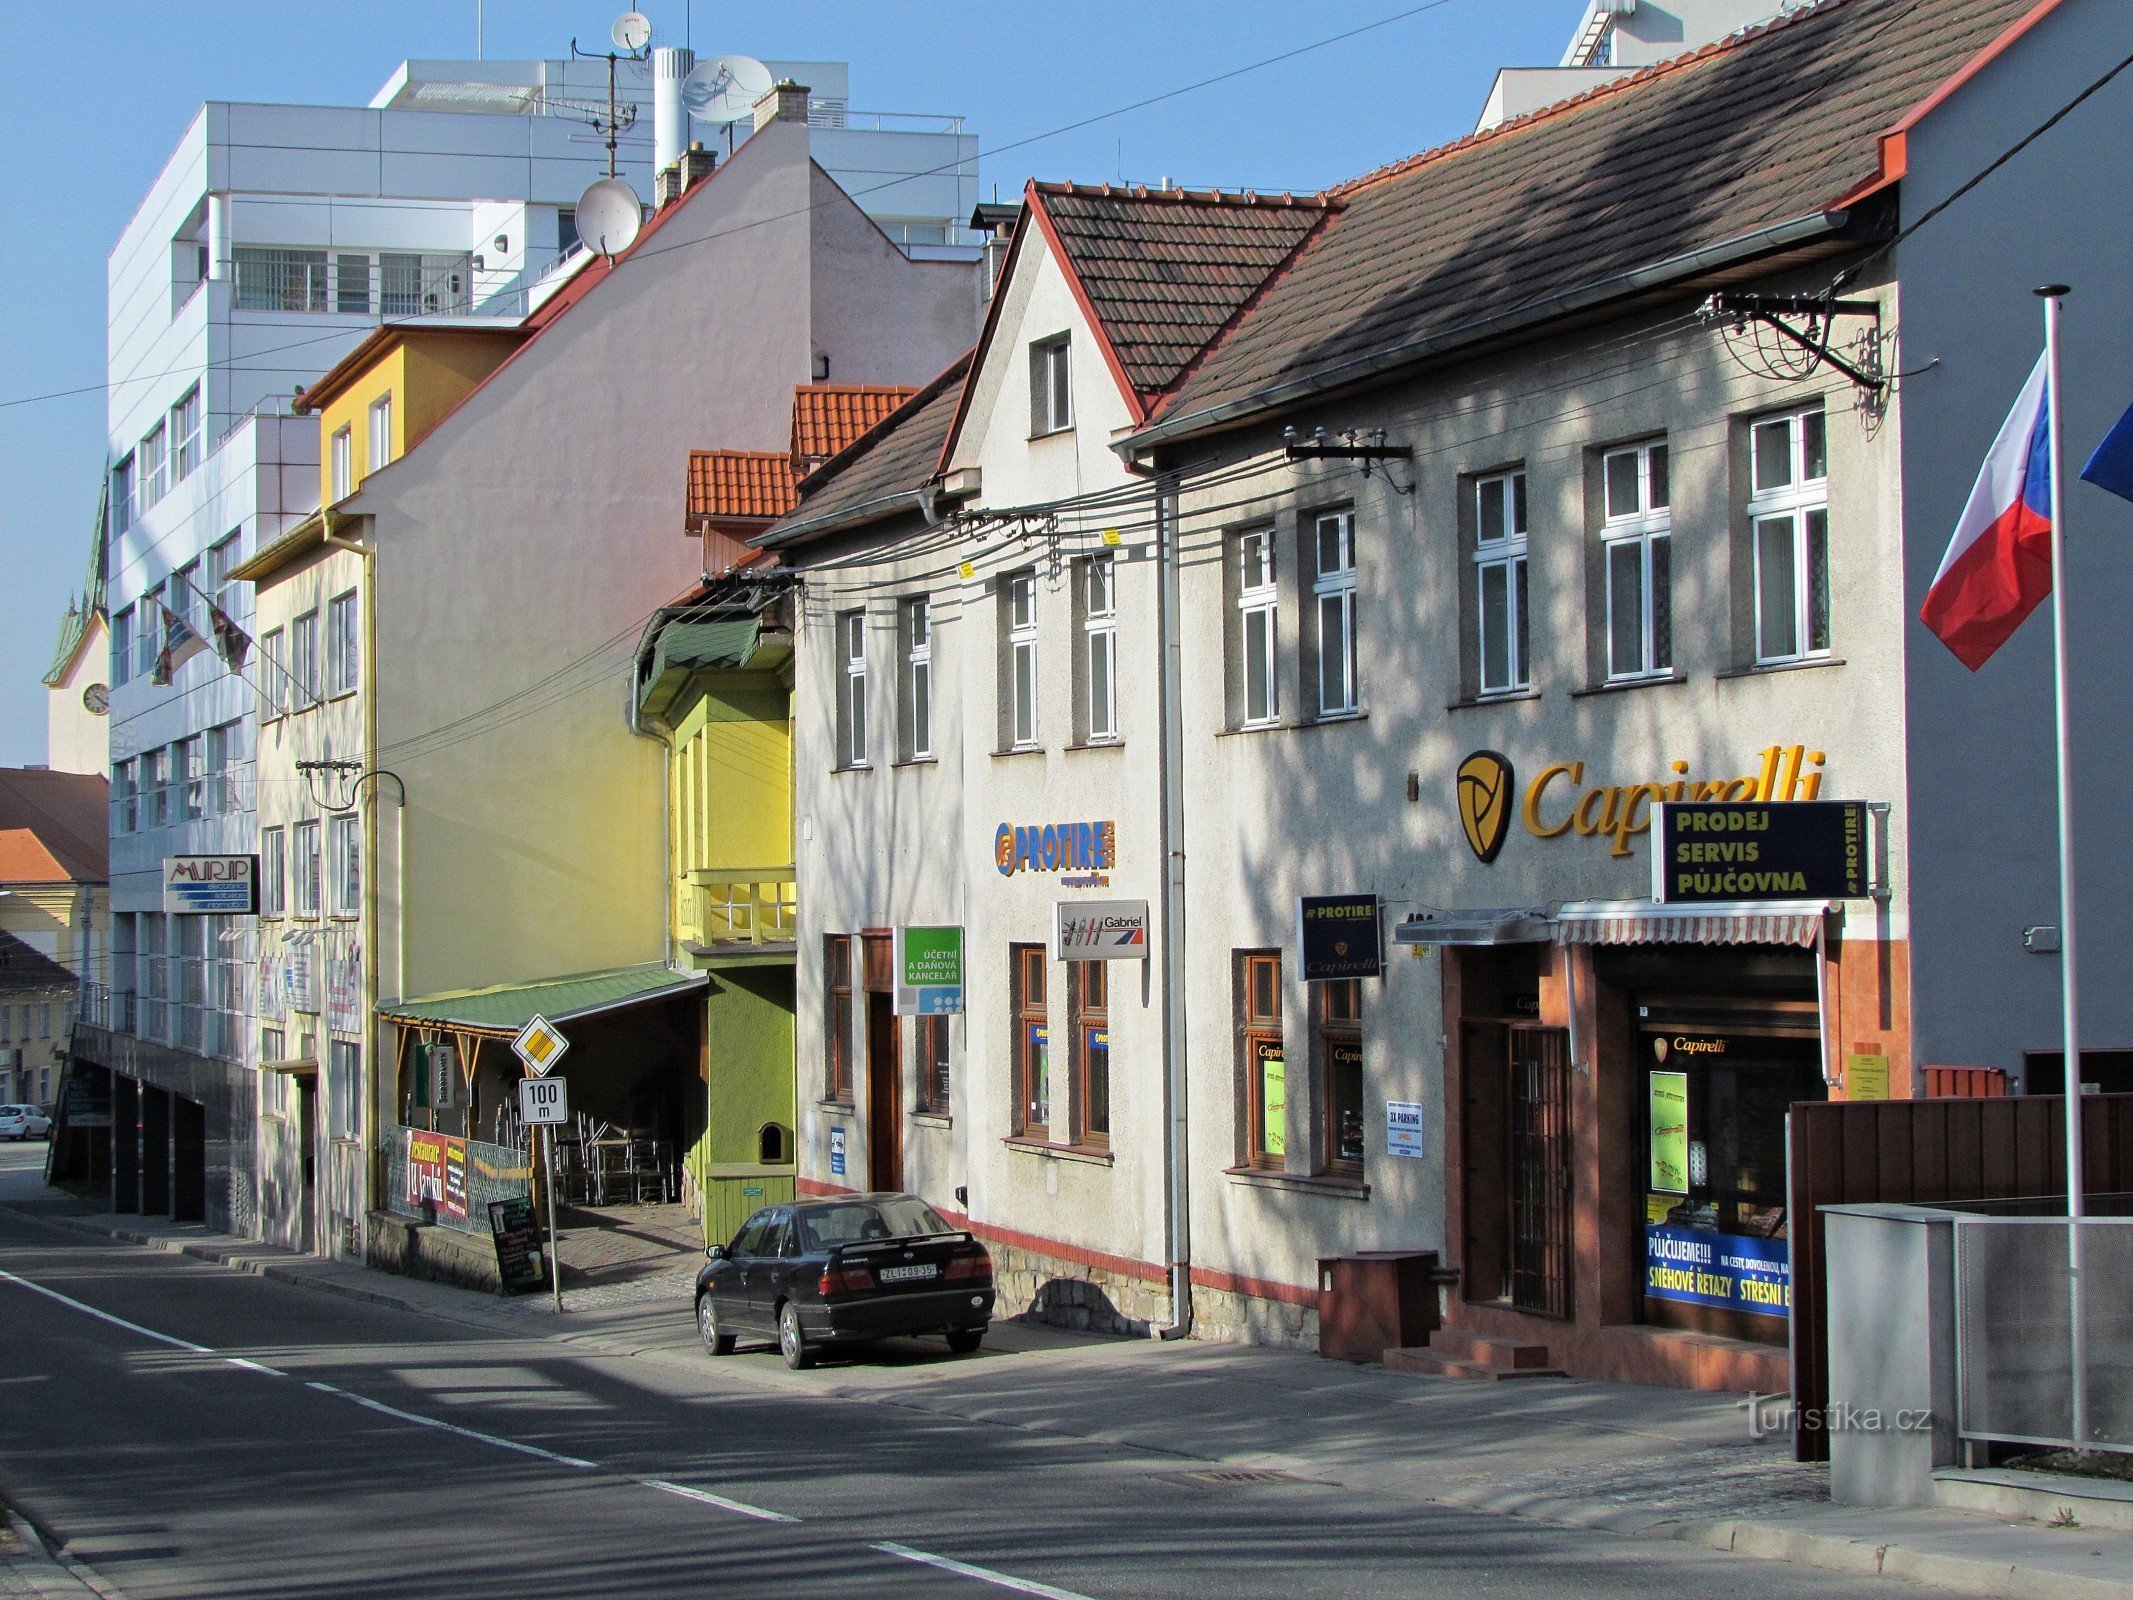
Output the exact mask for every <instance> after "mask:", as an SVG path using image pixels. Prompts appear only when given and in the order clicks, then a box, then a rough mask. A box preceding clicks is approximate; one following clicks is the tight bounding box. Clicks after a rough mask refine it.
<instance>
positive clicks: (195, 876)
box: [163, 856, 259, 916]
mask: <svg viewBox="0 0 2133 1600" xmlns="http://www.w3.org/2000/svg"><path fill="white" fill-rule="evenodd" d="M163 909H164V910H165V911H166V912H172V913H175V914H177V915H180V916H183V915H188V914H190V915H202V914H208V913H216V912H220V913H224V914H234V915H238V916H244V915H248V914H250V913H253V912H256V911H258V909H259V857H257V856H165V857H164V858H163Z"/></svg>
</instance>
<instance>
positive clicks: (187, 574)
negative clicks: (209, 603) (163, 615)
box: [170, 561, 207, 632]
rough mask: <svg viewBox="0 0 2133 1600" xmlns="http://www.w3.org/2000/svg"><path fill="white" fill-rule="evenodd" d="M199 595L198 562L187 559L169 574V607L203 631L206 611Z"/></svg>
mask: <svg viewBox="0 0 2133 1600" xmlns="http://www.w3.org/2000/svg"><path fill="white" fill-rule="evenodd" d="M199 595H200V563H199V562H197V561H188V562H186V563H185V565H184V566H182V567H180V568H179V569H178V570H177V571H176V572H173V573H172V574H171V575H170V609H171V610H173V611H175V612H176V613H177V614H178V615H179V616H180V617H182V618H183V619H184V620H185V621H187V622H189V623H191V624H192V625H193V626H194V627H195V628H198V629H200V630H202V631H203V632H204V631H206V628H207V612H206V610H205V609H204V608H203V607H202V606H201V604H200V600H199Z"/></svg>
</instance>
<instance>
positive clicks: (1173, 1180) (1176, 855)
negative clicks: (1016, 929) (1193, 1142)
mask: <svg viewBox="0 0 2133 1600" xmlns="http://www.w3.org/2000/svg"><path fill="white" fill-rule="evenodd" d="M1155 521H1156V546H1155V548H1156V566H1155V582H1156V653H1157V673H1158V677H1159V680H1160V691H1159V696H1160V712H1159V720H1160V725H1161V737H1160V739H1159V740H1158V747H1159V748H1158V752H1157V775H1158V776H1157V781H1158V784H1159V786H1160V788H1161V791H1162V794H1161V811H1162V823H1161V830H1160V836H1159V840H1158V849H1159V850H1160V852H1161V855H1162V859H1163V904H1162V918H1163V972H1162V981H1163V1118H1164V1120H1163V1177H1164V1190H1165V1199H1166V1202H1167V1211H1168V1218H1167V1220H1168V1231H1169V1250H1170V1326H1169V1327H1167V1328H1162V1329H1158V1330H1157V1333H1156V1336H1157V1337H1158V1338H1162V1339H1183V1338H1186V1337H1188V1336H1190V1334H1191V1333H1192V1170H1191V1165H1190V1162H1189V1160H1188V1156H1189V1153H1190V1148H1191V1147H1190V1138H1189V1135H1190V1131H1191V1129H1190V1124H1189V1121H1188V1117H1187V1112H1188V1104H1187V1098H1186V1059H1185V1038H1186V1035H1185V1006H1184V993H1185V797H1184V790H1183V786H1182V783H1181V781H1180V780H1181V776H1182V774H1183V771H1184V765H1185V735H1184V715H1183V676H1184V675H1183V647H1182V643H1181V641H1180V639H1179V637H1178V632H1179V606H1178V548H1177V537H1178V518H1177V487H1176V485H1175V484H1168V483H1164V482H1162V481H1161V480H1158V481H1157V483H1156V487H1155Z"/></svg>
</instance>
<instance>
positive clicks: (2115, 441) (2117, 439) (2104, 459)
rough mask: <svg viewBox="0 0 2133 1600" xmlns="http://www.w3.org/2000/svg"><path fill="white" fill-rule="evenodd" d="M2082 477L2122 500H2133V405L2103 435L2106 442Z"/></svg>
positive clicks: (2100, 447)
mask: <svg viewBox="0 0 2133 1600" xmlns="http://www.w3.org/2000/svg"><path fill="white" fill-rule="evenodd" d="M2081 476H2082V477H2083V478H2084V479H2086V480H2087V481H2088V482H2090V483H2093V484H2094V485H2096V487H2097V488H2099V489H2108V490H2110V491H2111V493H2113V494H2115V495H2117V496H2118V497H2119V499H2121V500H2133V408H2128V410H2127V411H2126V414H2125V415H2124V416H2122V417H2120V418H2119V419H2118V426H2117V427H2115V428H2113V429H2112V430H2111V431H2110V432H2109V433H2107V434H2105V435H2104V436H2103V443H2102V444H2100V445H2098V446H2097V447H2096V453H2095V454H2094V455H2092V456H2090V457H2089V464H2088V465H2087V466H2085V467H2083V468H2082V469H2081Z"/></svg>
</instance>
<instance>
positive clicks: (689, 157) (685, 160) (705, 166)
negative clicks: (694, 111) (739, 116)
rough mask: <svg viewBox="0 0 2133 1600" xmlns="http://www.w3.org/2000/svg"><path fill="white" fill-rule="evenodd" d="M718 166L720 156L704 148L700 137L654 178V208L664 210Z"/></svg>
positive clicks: (662, 168)
mask: <svg viewBox="0 0 2133 1600" xmlns="http://www.w3.org/2000/svg"><path fill="white" fill-rule="evenodd" d="M717 166H718V156H717V155H716V154H715V153H714V152H712V151H709V150H706V149H705V148H704V143H703V141H702V140H701V139H698V140H696V141H694V142H693V143H691V144H690V146H689V148H688V149H687V150H685V151H683V152H682V155H681V159H680V160H678V161H670V162H668V163H667V164H666V165H665V166H663V167H661V168H660V169H659V173H658V175H657V176H656V177H655V178H653V180H652V209H653V210H654V211H664V210H665V209H666V208H667V207H668V206H669V205H671V204H673V203H674V202H675V201H676V200H679V199H680V198H681V197H682V196H683V195H685V194H687V193H688V192H689V191H690V190H691V189H693V188H695V187H696V186H697V185H698V184H699V183H702V182H703V181H704V179H706V178H708V177H710V176H711V173H712V171H713V169H714V168H716V167H717Z"/></svg>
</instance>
